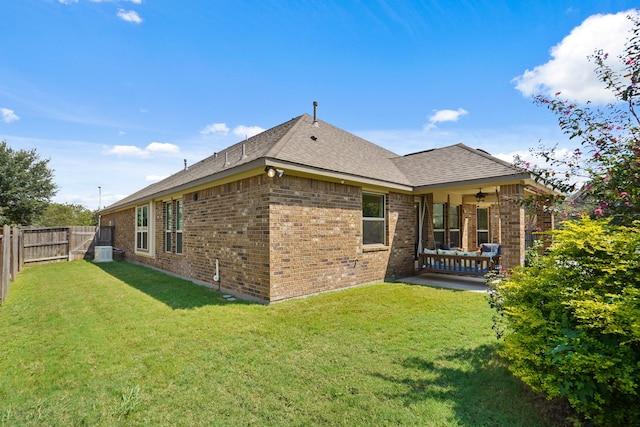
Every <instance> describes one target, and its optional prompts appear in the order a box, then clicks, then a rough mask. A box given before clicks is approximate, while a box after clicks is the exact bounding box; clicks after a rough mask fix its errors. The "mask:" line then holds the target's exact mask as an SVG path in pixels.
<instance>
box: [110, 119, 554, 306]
mask: <svg viewBox="0 0 640 427" xmlns="http://www.w3.org/2000/svg"><path fill="white" fill-rule="evenodd" d="M314 116H315V114H314ZM542 190H544V191H546V189H544V188H542V187H540V186H539V185H538V184H536V183H535V182H534V181H533V180H532V179H531V177H530V176H529V174H527V173H524V172H523V171H521V170H518V169H516V168H514V167H513V166H512V165H510V164H509V163H506V162H503V161H501V160H499V159H497V158H494V157H492V156H490V155H489V154H488V153H486V152H483V151H481V150H475V149H472V148H469V147H467V146H465V145H463V144H457V145H453V146H449V147H445V148H439V149H433V150H427V151H423V152H419V153H414V154H409V155H405V156H398V155H397V154H394V153H393V152H391V151H388V150H386V149H384V148H382V147H379V146H377V145H375V144H373V143H371V142H369V141H366V140H364V139H362V138H359V137H357V136H355V135H353V134H350V133H348V132H346V131H343V130H341V129H338V128H336V127H334V126H332V125H330V124H329V123H326V122H323V121H320V120H316V118H315V117H311V116H310V115H308V114H303V115H301V116H299V117H296V118H293V119H291V120H289V121H288V122H285V123H283V124H280V125H278V126H276V127H274V128H271V129H269V130H267V131H264V132H262V133H260V134H258V135H256V136H254V137H252V138H249V139H247V140H245V141H242V142H239V143H237V144H235V145H233V146H231V147H228V148H227V149H225V150H224V151H221V152H219V153H215V154H213V155H212V156H210V157H208V158H206V159H204V160H202V161H200V162H198V163H195V164H193V165H191V166H189V167H188V168H185V169H184V170H182V171H180V172H178V173H174V174H173V175H171V176H170V177H168V178H166V179H164V180H162V181H160V182H157V183H155V184H152V185H149V186H148V187H146V188H143V189H142V190H140V191H138V192H136V193H134V194H132V195H130V196H128V197H126V198H125V199H123V200H120V201H119V202H116V203H115V204H113V205H111V206H108V207H107V208H105V209H104V210H102V211H101V224H102V225H107V224H110V225H114V226H115V240H114V245H115V246H116V247H118V248H121V249H123V250H124V252H125V258H126V259H127V260H130V261H133V262H139V263H142V264H146V265H149V266H152V267H156V268H160V269H163V270H166V271H168V272H171V273H174V274H177V275H180V276H183V277H186V278H189V279H191V280H193V281H194V282H196V283H200V284H205V285H209V286H212V287H215V288H220V289H222V290H224V291H226V292H229V293H232V294H234V295H237V296H241V297H243V298H247V299H251V300H256V301H261V302H265V303H270V302H276V301H281V300H284V299H287V298H292V297H299V296H304V295H310V294H315V293H319V292H324V291H330V290H335V289H341V288H346V287H350V286H354V285H359V284H364V283H370V282H376V281H383V280H391V279H396V278H401V277H406V276H410V275H413V274H415V268H416V254H417V252H418V251H419V250H421V248H428V247H433V246H435V245H436V244H441V245H449V246H452V247H453V246H456V247H461V248H464V249H465V250H475V249H476V248H477V247H478V245H479V244H480V243H483V242H496V243H501V244H502V247H503V265H504V266H506V267H513V266H515V265H519V264H522V262H523V258H524V235H525V215H524V210H523V208H522V206H521V205H520V204H519V202H518V200H519V198H520V197H522V196H524V195H525V194H526V193H528V192H535V191H538V192H539V191H542ZM478 193H481V194H480V195H479V196H480V197H476V196H478ZM538 223H539V225H540V226H541V227H542V228H549V227H552V226H553V221H552V218H551V216H549V215H547V214H546V213H544V212H543V211H542V210H541V211H540V213H539V215H538ZM216 264H217V265H218V270H216ZM216 271H217V272H218V273H219V274H218V275H217V276H216ZM214 276H216V277H214ZM216 279H217V280H216Z"/></svg>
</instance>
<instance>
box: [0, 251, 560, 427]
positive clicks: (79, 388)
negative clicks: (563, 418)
mask: <svg viewBox="0 0 640 427" xmlns="http://www.w3.org/2000/svg"><path fill="white" fill-rule="evenodd" d="M490 319H491V311H490V309H489V308H488V305H487V303H486V301H485V299H484V296H482V295H478V294H474V293H465V292H456V291H450V290H443V289H434V288H428V287H419V286H410V285H404V284H378V285H371V286H364V287H358V288H353V289H349V290H346V291H341V292H335V293H329V294H323V295H319V296H314V297H311V298H306V299H298V300H292V301H288V302H283V303H279V304H276V305H272V306H268V307H267V306H262V305H258V304H250V303H246V302H241V301H236V302H228V301H226V300H225V299H224V298H223V297H222V295H221V294H220V293H218V292H215V291H213V290H211V289H208V288H204V287H200V286H196V285H193V284H192V283H190V282H187V281H183V280H180V279H177V278H175V277H171V276H168V275H165V274H162V273H159V272H157V271H153V270H150V269H146V268H143V267H140V266H136V265H132V264H128V263H121V262H116V263H108V264H93V263H90V262H85V261H77V262H71V263H60V264H49V265H44V266H38V267H29V268H27V269H25V270H24V271H23V272H22V273H21V274H20V275H19V277H18V279H17V280H16V281H15V282H14V283H13V284H12V286H11V293H10V295H9V298H8V300H7V301H6V302H5V305H4V306H3V307H0V342H1V343H2V344H0V425H11V426H13V425H20V426H29V425H48V426H76V425H77V426H80V425H92V426H94V425H100V426H110V425H127V426H130V425H133V426H135V425H173V426H210V425H230V426H231V425H293V426H306V425H334V426H342V425H344V426H351V425H376V426H381V425H426V426H546V425H552V424H553V421H549V418H548V417H545V414H544V411H541V410H540V406H539V404H538V402H537V398H536V397H535V396H533V395H532V394H531V393H530V392H528V391H527V390H526V389H525V387H523V386H522V385H521V384H520V383H519V382H518V381H517V380H516V379H514V378H513V377H512V376H511V375H510V374H509V372H508V371H507V370H506V368H505V367H504V366H503V364H502V363H501V361H500V359H499V358H498V357H497V356H496V349H497V343H496V341H495V338H494V336H493V333H492V331H491V320H490Z"/></svg>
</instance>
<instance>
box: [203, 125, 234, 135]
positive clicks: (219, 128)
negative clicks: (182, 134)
mask: <svg viewBox="0 0 640 427" xmlns="http://www.w3.org/2000/svg"><path fill="white" fill-rule="evenodd" d="M200 133H201V134H202V135H211V134H212V133H220V134H222V135H226V134H228V133H229V127H228V126H227V125H226V124H225V123H210V124H208V125H206V126H205V127H204V128H203V129H202V130H201V131H200Z"/></svg>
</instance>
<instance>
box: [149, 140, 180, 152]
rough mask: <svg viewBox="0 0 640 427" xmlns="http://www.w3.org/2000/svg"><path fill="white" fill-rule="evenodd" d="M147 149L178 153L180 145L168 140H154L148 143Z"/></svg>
mask: <svg viewBox="0 0 640 427" xmlns="http://www.w3.org/2000/svg"><path fill="white" fill-rule="evenodd" d="M146 151H147V152H149V153H164V154H176V153H179V152H180V147H178V146H177V145H174V144H170V143H168V142H152V143H151V144H149V145H147V148H146Z"/></svg>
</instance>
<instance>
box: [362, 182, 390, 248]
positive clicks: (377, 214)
mask: <svg viewBox="0 0 640 427" xmlns="http://www.w3.org/2000/svg"><path fill="white" fill-rule="evenodd" d="M385 230H386V215H385V197H384V195H382V194H371V193H363V194H362V236H363V237H362V242H363V244H365V245H374V244H381V245H384V244H385V243H386V238H385V237H386V236H385V235H386V231H385Z"/></svg>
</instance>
